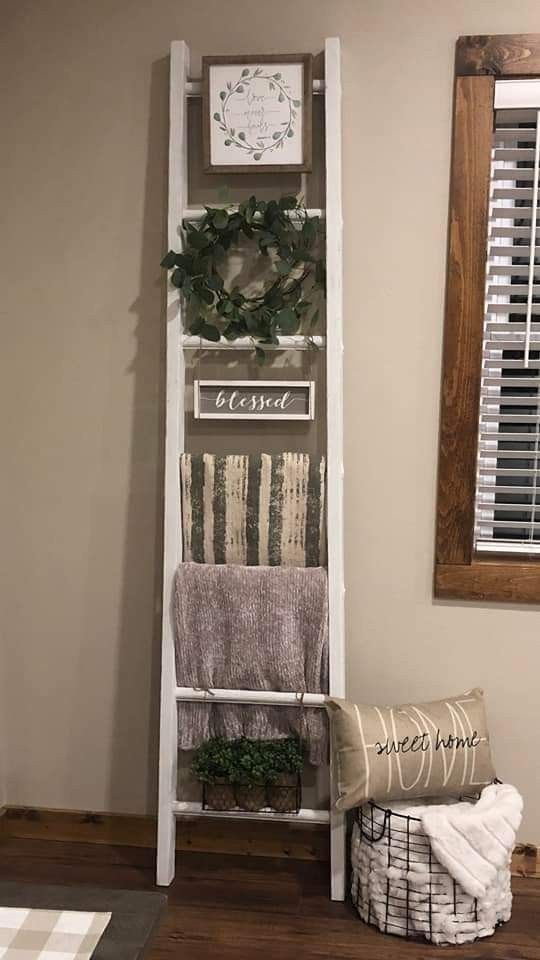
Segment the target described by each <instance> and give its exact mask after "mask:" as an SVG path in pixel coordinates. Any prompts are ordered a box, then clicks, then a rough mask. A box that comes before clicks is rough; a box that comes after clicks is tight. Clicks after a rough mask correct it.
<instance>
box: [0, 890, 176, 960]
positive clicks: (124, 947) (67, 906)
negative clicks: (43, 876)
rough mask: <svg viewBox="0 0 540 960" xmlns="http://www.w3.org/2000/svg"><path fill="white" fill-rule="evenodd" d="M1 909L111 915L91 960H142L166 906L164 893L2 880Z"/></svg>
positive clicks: (0, 891) (0, 892)
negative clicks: (13, 908)
mask: <svg viewBox="0 0 540 960" xmlns="http://www.w3.org/2000/svg"><path fill="white" fill-rule="evenodd" d="M0 906H2V907H31V908H33V909H38V910H90V911H95V912H105V913H108V912H110V913H112V916H111V920H110V923H109V924H108V926H107V928H106V930H105V932H104V934H103V936H102V937H101V939H100V941H99V943H98V945H97V947H96V949H95V951H94V953H93V956H92V960H139V958H140V957H142V956H143V953H144V951H145V948H146V946H147V945H148V942H149V940H150V938H151V935H152V933H153V931H154V930H155V929H156V928H157V925H158V922H159V919H160V917H161V915H162V913H163V911H164V909H165V907H166V906H167V897H166V896H165V895H164V894H162V893H153V892H146V891H141V890H104V889H97V888H96V887H67V886H57V885H54V886H52V885H50V886H47V885H43V884H33V883H18V882H12V881H5V882H4V881H0Z"/></svg>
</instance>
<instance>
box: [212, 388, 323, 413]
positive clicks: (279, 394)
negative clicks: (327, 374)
mask: <svg viewBox="0 0 540 960" xmlns="http://www.w3.org/2000/svg"><path fill="white" fill-rule="evenodd" d="M193 392H194V404H193V407H194V415H195V419H197V420H313V419H314V416H315V383H314V381H313V380H195V381H194V383H193Z"/></svg>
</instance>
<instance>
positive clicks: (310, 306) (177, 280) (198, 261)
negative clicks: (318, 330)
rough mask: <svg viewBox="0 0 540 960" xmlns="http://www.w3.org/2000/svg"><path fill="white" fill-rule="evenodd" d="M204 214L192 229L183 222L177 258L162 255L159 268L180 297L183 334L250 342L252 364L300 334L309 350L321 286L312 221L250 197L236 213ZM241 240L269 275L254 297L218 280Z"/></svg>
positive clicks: (285, 205)
mask: <svg viewBox="0 0 540 960" xmlns="http://www.w3.org/2000/svg"><path fill="white" fill-rule="evenodd" d="M205 209H206V213H205V215H204V216H203V218H202V220H200V221H199V223H198V224H197V225H195V224H194V223H191V222H186V224H185V227H186V230H185V239H184V245H183V250H182V252H181V253H176V252H175V251H174V250H169V252H168V253H167V255H166V256H165V257H164V258H163V260H162V261H161V266H162V267H164V268H165V269H166V270H170V271H171V283H172V284H173V285H174V286H175V287H178V289H179V290H181V291H182V296H183V298H184V302H185V304H186V306H187V311H186V312H187V316H188V320H187V330H188V332H189V333H191V334H193V335H195V336H200V337H202V338H203V339H205V340H210V341H212V342H214V343H218V342H219V341H220V340H221V338H222V337H223V338H224V339H225V340H230V341H234V340H237V339H238V338H240V337H250V338H251V339H252V341H253V345H254V348H255V352H256V356H257V360H258V361H259V362H263V361H264V357H265V353H264V346H265V345H268V344H277V343H278V337H279V335H280V334H282V335H289V334H295V333H298V332H302V333H304V334H305V335H306V337H307V339H308V341H309V342H310V343H312V342H313V341H312V334H313V330H314V328H315V326H316V324H317V321H318V309H317V302H316V300H317V296H316V291H317V290H324V285H325V269H324V261H323V260H322V259H321V258H320V257H318V256H317V241H318V238H319V235H320V232H321V224H320V219H319V217H310V216H309V215H308V213H307V211H306V209H305V207H304V206H303V204H302V203H301V202H300V201H299V200H298V199H297V198H296V197H293V196H286V197H281V199H280V200H268V201H266V200H257V198H256V197H254V196H252V197H250V198H249V200H247V201H245V202H244V203H241V204H240V205H239V206H238V208H236V207H234V208H229V209H227V208H222V207H220V208H212V207H205ZM291 214H294V217H291ZM243 236H244V237H247V238H248V239H254V240H255V241H256V243H257V245H258V249H259V252H260V254H261V255H262V256H263V257H266V258H269V260H270V263H271V266H272V270H273V273H274V274H275V276H274V277H273V278H272V280H271V281H270V282H269V283H268V284H266V285H265V286H264V287H263V289H262V291H261V293H260V294H259V295H258V296H246V295H245V294H244V293H242V291H241V290H240V288H239V287H238V286H233V287H232V289H230V290H229V289H227V287H226V286H225V282H224V280H223V277H222V275H221V272H220V270H221V267H222V264H223V261H224V260H225V258H226V255H227V251H228V250H230V248H231V247H232V246H234V245H237V244H238V242H239V241H240V239H241V237H243Z"/></svg>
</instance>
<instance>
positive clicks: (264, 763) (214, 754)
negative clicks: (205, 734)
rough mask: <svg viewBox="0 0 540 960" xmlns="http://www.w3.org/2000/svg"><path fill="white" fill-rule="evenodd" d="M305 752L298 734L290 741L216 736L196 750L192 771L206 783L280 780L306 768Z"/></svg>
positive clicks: (244, 784) (250, 782) (273, 781)
mask: <svg viewBox="0 0 540 960" xmlns="http://www.w3.org/2000/svg"><path fill="white" fill-rule="evenodd" d="M303 762H304V751H303V748H302V743H301V741H300V740H298V739H297V738H296V737H290V738H288V739H286V740H249V739H248V738H246V737H242V738H241V739H239V740H225V739H224V738H223V737H213V738H212V739H210V740H206V741H205V742H204V743H203V744H201V746H200V747H198V749H197V750H196V751H195V755H194V758H193V762H192V765H191V769H192V773H193V775H194V776H195V777H196V779H197V780H200V781H201V782H202V783H220V782H222V781H226V782H227V783H232V784H242V785H243V786H257V785H260V784H272V783H277V782H278V781H279V779H280V777H283V776H284V775H288V774H297V773H300V772H301V770H302V765H303Z"/></svg>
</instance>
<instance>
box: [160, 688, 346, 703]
mask: <svg viewBox="0 0 540 960" xmlns="http://www.w3.org/2000/svg"><path fill="white" fill-rule="evenodd" d="M327 699H328V698H327V696H326V694H325V693H303V694H302V693H291V692H288V691H280V690H227V689H222V688H219V687H218V688H214V687H211V688H208V690H203V689H200V688H198V687H177V688H176V700H177V701H185V702H188V703H197V702H198V703H200V702H203V703H246V704H250V703H252V704H269V705H274V706H289V707H325V706H326V701H327Z"/></svg>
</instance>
